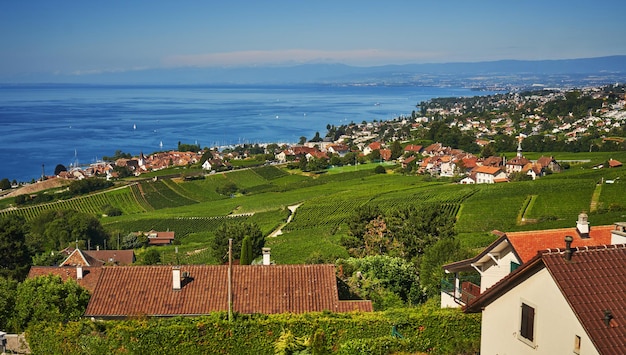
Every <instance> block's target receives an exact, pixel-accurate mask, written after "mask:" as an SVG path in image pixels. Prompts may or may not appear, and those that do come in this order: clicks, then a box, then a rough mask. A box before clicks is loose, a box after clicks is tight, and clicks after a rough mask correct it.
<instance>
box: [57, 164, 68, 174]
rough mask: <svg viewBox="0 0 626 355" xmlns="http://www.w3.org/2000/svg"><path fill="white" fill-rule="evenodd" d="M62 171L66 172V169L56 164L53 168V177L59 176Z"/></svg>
mask: <svg viewBox="0 0 626 355" xmlns="http://www.w3.org/2000/svg"><path fill="white" fill-rule="evenodd" d="M62 171H67V168H66V167H65V165H63V164H57V166H56V167H55V168H54V175H55V176H56V175H59V174H60V173H61V172H62Z"/></svg>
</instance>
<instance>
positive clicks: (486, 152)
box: [480, 143, 496, 158]
mask: <svg viewBox="0 0 626 355" xmlns="http://www.w3.org/2000/svg"><path fill="white" fill-rule="evenodd" d="M494 155H496V148H495V145H494V144H493V143H489V144H487V145H485V146H484V147H483V149H482V150H481V151H480V156H481V157H483V158H489V157H492V156H494Z"/></svg>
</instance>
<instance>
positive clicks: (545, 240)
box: [506, 224, 615, 263]
mask: <svg viewBox="0 0 626 355" xmlns="http://www.w3.org/2000/svg"><path fill="white" fill-rule="evenodd" d="M614 229H615V226H614V225H612V224H611V225H607V226H592V227H590V230H589V238H586V239H583V238H581V237H580V236H579V235H578V233H577V232H576V228H560V229H546V230H537V231H526V232H508V233H506V236H507V238H508V239H509V242H510V243H511V245H512V246H513V248H514V249H515V252H516V253H517V255H519V257H520V258H521V259H522V260H521V261H522V262H524V263H525V262H527V261H528V260H530V259H531V258H532V257H534V256H535V255H537V251H539V250H543V249H551V248H563V247H565V242H564V240H565V236H568V235H569V236H572V237H573V238H574V241H573V242H572V247H582V246H593V245H605V244H611V231H612V230H614Z"/></svg>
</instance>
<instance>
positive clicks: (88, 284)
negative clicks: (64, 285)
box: [28, 266, 102, 292]
mask: <svg viewBox="0 0 626 355" xmlns="http://www.w3.org/2000/svg"><path fill="white" fill-rule="evenodd" d="M100 271H102V268H101V267H83V278H82V279H81V280H77V279H76V268H75V267H71V266H62V267H59V266H32V267H31V268H30V270H29V272H28V278H33V277H38V276H44V275H49V274H52V275H59V276H61V278H62V279H63V280H69V279H73V280H74V281H77V282H78V284H79V285H81V286H82V287H84V288H86V289H87V290H89V291H91V292H93V290H94V289H95V288H96V284H97V283H98V279H99V278H100Z"/></svg>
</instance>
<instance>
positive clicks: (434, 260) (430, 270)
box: [420, 237, 472, 297]
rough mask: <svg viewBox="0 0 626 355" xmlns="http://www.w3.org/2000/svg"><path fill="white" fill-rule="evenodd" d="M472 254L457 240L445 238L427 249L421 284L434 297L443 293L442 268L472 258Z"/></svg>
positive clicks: (421, 266)
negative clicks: (452, 262)
mask: <svg viewBox="0 0 626 355" xmlns="http://www.w3.org/2000/svg"><path fill="white" fill-rule="evenodd" d="M471 256H472V255H471V252H469V251H468V250H465V249H462V248H461V242H459V241H458V240H457V239H456V238H453V237H452V238H443V239H440V240H438V241H437V242H435V244H433V245H431V246H430V247H428V248H427V249H426V252H425V253H424V256H423V257H422V261H421V263H420V284H421V285H422V289H423V290H424V292H425V293H426V294H427V295H428V297H433V296H436V295H437V294H439V292H440V291H441V279H442V278H443V277H444V276H445V272H444V270H443V268H442V266H443V265H444V264H446V263H448V262H451V261H456V260H463V259H467V258H470V257H471Z"/></svg>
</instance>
